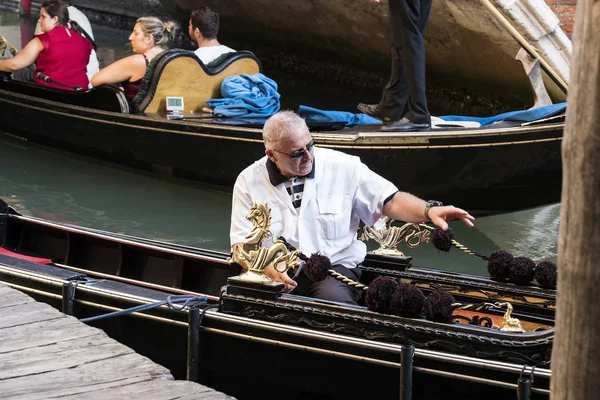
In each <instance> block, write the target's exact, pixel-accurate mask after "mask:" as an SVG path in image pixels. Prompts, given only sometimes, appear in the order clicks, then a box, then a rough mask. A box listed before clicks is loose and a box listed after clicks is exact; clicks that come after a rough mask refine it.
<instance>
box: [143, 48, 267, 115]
mask: <svg viewBox="0 0 600 400" xmlns="http://www.w3.org/2000/svg"><path fill="white" fill-rule="evenodd" d="M260 71H261V66H260V61H259V60H258V59H257V58H256V56H255V55H254V54H253V53H251V52H249V51H237V52H233V53H227V54H223V55H222V56H221V57H219V58H218V59H216V60H215V61H214V62H211V63H210V64H209V65H208V66H207V65H205V64H204V63H203V62H202V61H200V59H198V57H196V55H195V54H194V52H192V51H187V50H179V49H173V50H167V51H164V52H162V53H161V54H159V55H158V56H156V57H154V59H153V60H152V61H151V62H150V64H149V65H148V69H147V70H146V75H145V76H144V78H143V80H142V85H141V87H140V90H139V92H138V94H137V96H136V97H135V98H134V99H133V100H132V106H133V110H134V112H136V113H146V114H149V113H159V112H165V111H166V97H167V96H183V98H184V103H185V111H195V112H200V111H201V110H202V108H203V107H205V106H206V102H207V101H208V100H210V99H213V98H216V97H220V96H221V82H223V79H225V78H227V77H228V76H231V75H239V74H256V73H258V72H260Z"/></svg>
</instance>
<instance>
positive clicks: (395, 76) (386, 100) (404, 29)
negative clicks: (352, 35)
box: [379, 0, 432, 124]
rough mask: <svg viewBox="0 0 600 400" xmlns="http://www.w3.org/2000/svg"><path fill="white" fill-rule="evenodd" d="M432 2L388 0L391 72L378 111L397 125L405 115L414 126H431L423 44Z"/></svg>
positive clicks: (424, 0)
mask: <svg viewBox="0 0 600 400" xmlns="http://www.w3.org/2000/svg"><path fill="white" fill-rule="evenodd" d="M431 2H432V0H389V8H390V17H389V18H390V28H391V33H392V72H391V75H390V80H389V82H388V84H387V85H386V87H385V89H384V90H383V95H382V97H381V102H380V103H379V111H380V114H381V115H382V116H383V117H389V118H390V119H392V120H394V121H397V120H399V119H401V118H402V116H404V115H405V114H406V113H408V118H409V119H410V121H411V122H414V123H416V124H430V123H431V115H430V114H429V110H428V108H427V96H426V95H425V42H424V39H423V32H424V31H425V27H426V26H427V20H428V19H429V13H430V11H431Z"/></svg>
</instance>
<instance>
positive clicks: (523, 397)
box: [517, 376, 531, 400]
mask: <svg viewBox="0 0 600 400" xmlns="http://www.w3.org/2000/svg"><path fill="white" fill-rule="evenodd" d="M517 399H518V400H530V399H531V377H529V376H521V377H519V381H518V385H517Z"/></svg>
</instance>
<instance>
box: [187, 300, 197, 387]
mask: <svg viewBox="0 0 600 400" xmlns="http://www.w3.org/2000/svg"><path fill="white" fill-rule="evenodd" d="M199 356H200V309H199V308H192V309H190V311H189V317H188V351H187V378H186V379H187V380H188V381H192V382H198V362H199Z"/></svg>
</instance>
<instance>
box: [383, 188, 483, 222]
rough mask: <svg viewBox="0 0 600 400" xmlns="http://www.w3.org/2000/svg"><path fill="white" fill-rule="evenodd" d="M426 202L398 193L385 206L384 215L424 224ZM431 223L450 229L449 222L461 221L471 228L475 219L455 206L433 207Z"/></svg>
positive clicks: (404, 193) (407, 194) (410, 195)
mask: <svg viewBox="0 0 600 400" xmlns="http://www.w3.org/2000/svg"><path fill="white" fill-rule="evenodd" d="M426 204H427V203H426V201H425V200H422V199H420V198H418V197H417V196H414V195H412V194H410V193H406V192H398V193H396V194H395V195H394V197H392V199H391V200H390V201H388V202H387V203H386V204H385V206H383V214H384V215H385V216H387V217H389V218H392V219H395V220H398V221H404V222H424V221H427V218H425V205H426ZM429 217H430V218H431V222H433V223H434V224H436V225H437V226H439V227H440V228H442V229H443V230H446V229H448V221H453V220H455V219H460V220H461V221H463V222H464V223H465V225H467V226H469V227H471V226H473V222H472V221H474V220H475V218H473V217H472V216H471V215H470V214H469V213H468V212H466V211H465V210H463V209H460V208H457V207H454V206H439V207H431V209H430V210H429Z"/></svg>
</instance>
